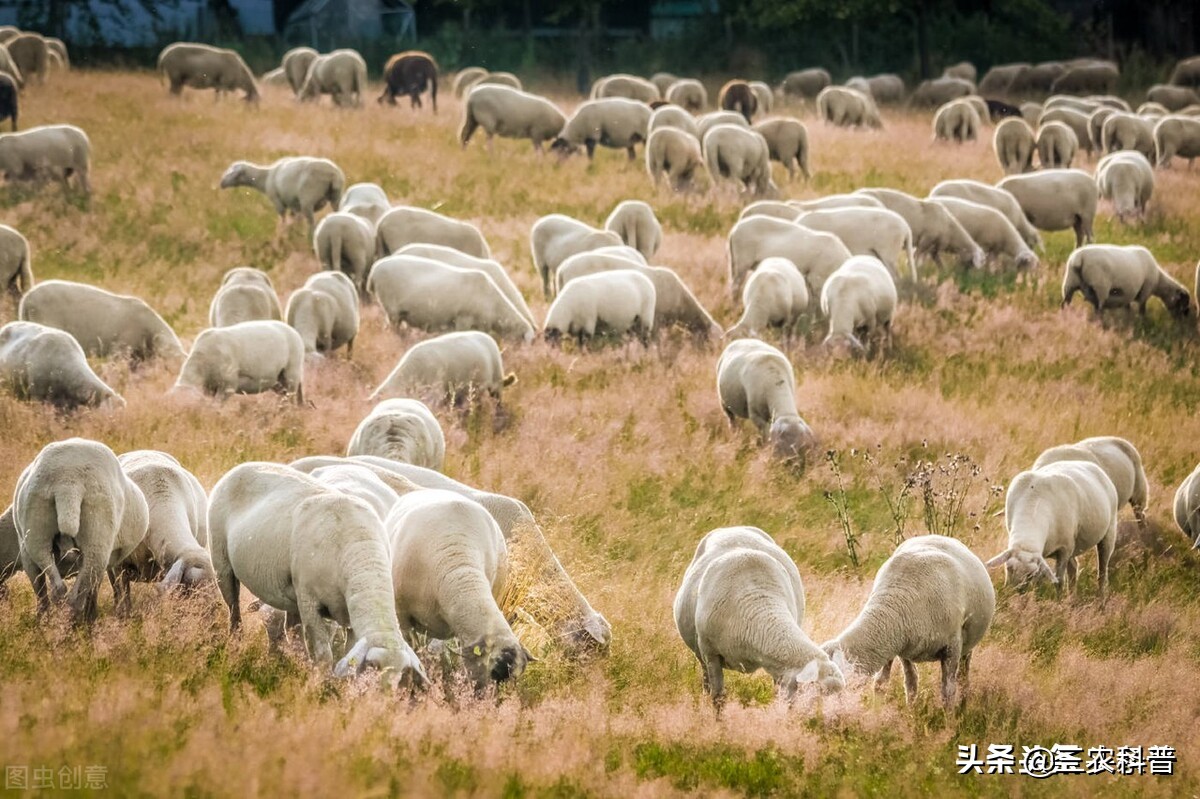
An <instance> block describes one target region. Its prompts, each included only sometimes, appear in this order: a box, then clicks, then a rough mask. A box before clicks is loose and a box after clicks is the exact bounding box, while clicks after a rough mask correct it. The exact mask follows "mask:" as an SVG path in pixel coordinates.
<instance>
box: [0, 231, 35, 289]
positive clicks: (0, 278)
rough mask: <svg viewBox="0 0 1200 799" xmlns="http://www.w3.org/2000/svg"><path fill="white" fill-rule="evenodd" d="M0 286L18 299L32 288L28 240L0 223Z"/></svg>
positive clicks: (31, 262)
mask: <svg viewBox="0 0 1200 799" xmlns="http://www.w3.org/2000/svg"><path fill="white" fill-rule="evenodd" d="M0 288H6V289H8V293H9V294H11V295H12V296H13V297H14V298H15V299H16V300H18V301H20V299H21V297H23V296H24V295H25V292H27V291H29V290H30V289H31V288H33V260H32V258H31V256H30V254H29V241H28V240H26V238H25V237H24V236H22V235H21V234H20V232H18V231H17V230H16V229H14V228H10V227H9V226H8V225H0Z"/></svg>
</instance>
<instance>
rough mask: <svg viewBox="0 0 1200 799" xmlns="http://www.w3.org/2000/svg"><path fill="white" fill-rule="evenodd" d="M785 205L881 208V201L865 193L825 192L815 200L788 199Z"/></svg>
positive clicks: (810, 208)
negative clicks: (825, 193)
mask: <svg viewBox="0 0 1200 799" xmlns="http://www.w3.org/2000/svg"><path fill="white" fill-rule="evenodd" d="M785 205H787V206H789V207H791V208H794V209H796V210H798V211H821V210H825V209H829V208H883V207H884V206H883V203H881V202H879V200H876V199H875V198H874V197H868V196H867V195H865V194H827V195H825V196H824V197H818V198H817V199H815V200H788V201H787V202H786V203H785Z"/></svg>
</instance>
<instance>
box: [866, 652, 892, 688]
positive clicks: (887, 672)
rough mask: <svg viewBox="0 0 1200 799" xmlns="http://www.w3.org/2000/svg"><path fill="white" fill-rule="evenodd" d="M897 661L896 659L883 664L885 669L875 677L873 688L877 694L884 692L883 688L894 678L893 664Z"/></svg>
mask: <svg viewBox="0 0 1200 799" xmlns="http://www.w3.org/2000/svg"><path fill="white" fill-rule="evenodd" d="M895 660H896V659H895V658H890V659H889V660H888V662H887V663H884V664H883V668H882V669H880V670H879V672H878V673H877V674H876V675H875V681H874V683H873V684H872V688H873V689H874V691H875V693H879V692H880V691H882V690H883V687H884V686H885V685H887V682H888V680H890V679H891V678H892V663H894V662H895Z"/></svg>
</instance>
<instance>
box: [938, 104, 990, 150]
mask: <svg viewBox="0 0 1200 799" xmlns="http://www.w3.org/2000/svg"><path fill="white" fill-rule="evenodd" d="M982 125H983V122H982V120H980V118H979V112H978V111H976V110H975V106H973V105H972V104H971V103H968V102H967V101H966V100H961V99H960V100H951V101H950V102H948V103H946V104H945V105H943V106H941V107H940V108H938V110H937V113H936V114H935V115H934V117H933V138H934V141H937V140H938V139H945V140H948V141H954V142H958V143H959V144H962V143H963V142H968V141H975V139H976V138H977V137H978V136H979V128H980V127H982Z"/></svg>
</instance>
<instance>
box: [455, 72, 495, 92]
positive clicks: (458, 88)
mask: <svg viewBox="0 0 1200 799" xmlns="http://www.w3.org/2000/svg"><path fill="white" fill-rule="evenodd" d="M487 74H488V71H487V70H486V69H484V68H483V67H464V68H463V69H460V70H459V71H458V72H457V73H456V74H455V75H454V85H453V88H454V96H455V97H462V96H463V95H464V94H466V93H467V92H468V91H470V90H471V87H472V86H474V85H475V84H476V83H477V82H478V81H479V80H480V79H481V78H485V77H487Z"/></svg>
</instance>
